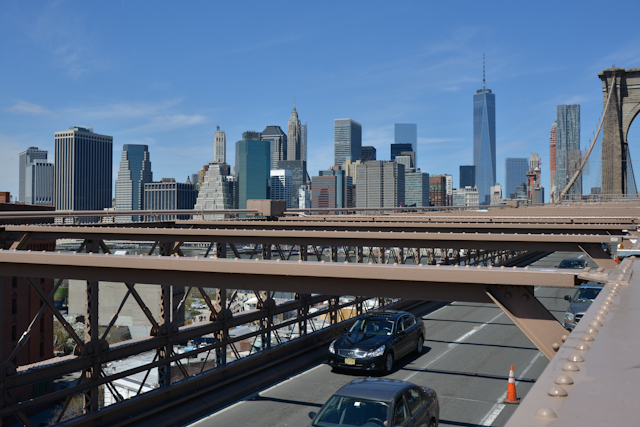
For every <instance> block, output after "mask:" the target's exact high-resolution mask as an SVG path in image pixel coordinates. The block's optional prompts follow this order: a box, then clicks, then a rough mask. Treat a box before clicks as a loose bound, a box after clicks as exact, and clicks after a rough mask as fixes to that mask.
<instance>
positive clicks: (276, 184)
mask: <svg viewBox="0 0 640 427" xmlns="http://www.w3.org/2000/svg"><path fill="white" fill-rule="evenodd" d="M270 175H271V194H270V195H269V198H270V199H271V200H284V201H286V202H287V209H291V208H293V207H294V206H293V194H292V192H291V176H292V174H291V171H290V170H286V169H272V170H271V173H270ZM296 201H297V199H296ZM295 207H297V206H295Z"/></svg>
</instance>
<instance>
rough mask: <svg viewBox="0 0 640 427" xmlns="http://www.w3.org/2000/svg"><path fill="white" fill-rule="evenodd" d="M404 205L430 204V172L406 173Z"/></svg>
mask: <svg viewBox="0 0 640 427" xmlns="http://www.w3.org/2000/svg"><path fill="white" fill-rule="evenodd" d="M404 205H405V206H416V207H423V206H429V174H428V173H426V172H425V173H423V172H420V171H418V172H409V173H405V174H404Z"/></svg>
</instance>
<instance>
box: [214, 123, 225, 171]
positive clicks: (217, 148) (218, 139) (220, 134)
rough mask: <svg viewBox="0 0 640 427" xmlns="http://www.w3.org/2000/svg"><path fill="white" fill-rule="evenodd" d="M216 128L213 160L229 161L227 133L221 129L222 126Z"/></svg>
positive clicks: (218, 161) (216, 161) (217, 161)
mask: <svg viewBox="0 0 640 427" xmlns="http://www.w3.org/2000/svg"><path fill="white" fill-rule="evenodd" d="M216 128H217V130H216V133H215V134H214V136H213V161H214V162H215V163H227V135H225V133H224V131H223V130H220V126H217V127H216Z"/></svg>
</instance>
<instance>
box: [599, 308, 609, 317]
mask: <svg viewBox="0 0 640 427" xmlns="http://www.w3.org/2000/svg"><path fill="white" fill-rule="evenodd" d="M596 314H597V315H598V316H606V315H607V314H609V312H608V311H607V310H605V309H600V310H598V313H596Z"/></svg>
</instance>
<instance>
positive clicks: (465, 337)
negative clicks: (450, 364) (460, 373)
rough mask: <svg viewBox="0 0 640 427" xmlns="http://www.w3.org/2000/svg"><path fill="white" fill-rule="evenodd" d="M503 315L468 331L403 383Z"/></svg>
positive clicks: (501, 313)
mask: <svg viewBox="0 0 640 427" xmlns="http://www.w3.org/2000/svg"><path fill="white" fill-rule="evenodd" d="M503 314H504V312H503V311H501V312H500V314H498V315H497V316H496V317H494V318H493V319H491V320H489V321H488V322H486V323H483V324H482V325H480V326H475V327H474V328H473V329H472V330H470V331H469V332H467V333H466V334H464V335H462V336H460V337H459V338H458V339H456V340H455V341H454V342H452V343H450V344H449V345H448V348H447V349H446V350H445V351H444V352H442V353H440V355H439V356H438V357H436V358H435V359H432V360H430V361H429V362H427V363H426V364H425V365H424V366H422V367H421V368H420V369H418V370H417V371H415V372H414V373H412V374H409V375H408V376H407V377H406V378H405V379H404V381H409V379H411V378H413V377H414V376H416V375H418V374H419V373H421V372H422V371H424V370H425V369H427V368H428V367H429V366H431V365H433V364H434V363H436V362H437V361H438V360H440V359H441V358H443V357H444V356H446V355H447V354H449V353H450V352H451V351H453V350H455V349H456V347H458V346H459V345H460V344H461V343H462V342H463V341H464V340H466V339H467V338H469V337H470V336H471V335H473V334H475V333H476V332H478V331H479V330H481V329H482V328H484V327H485V326H487V325H488V324H490V323H492V322H494V321H495V320H496V319H497V318H498V317H500V316H502V315H503Z"/></svg>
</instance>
